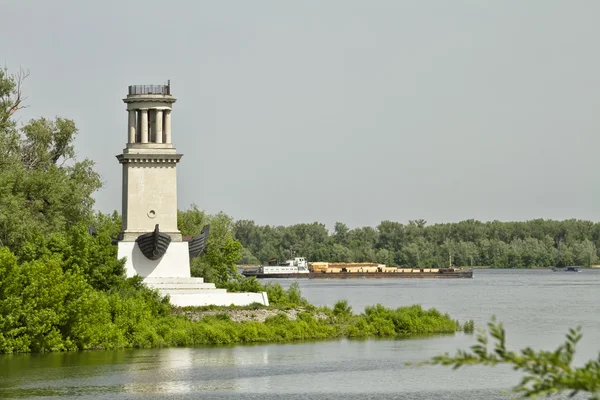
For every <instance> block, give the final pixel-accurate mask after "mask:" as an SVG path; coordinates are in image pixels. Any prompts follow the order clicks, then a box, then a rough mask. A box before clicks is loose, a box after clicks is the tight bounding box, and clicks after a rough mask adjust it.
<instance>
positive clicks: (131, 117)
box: [129, 110, 137, 143]
mask: <svg viewBox="0 0 600 400" xmlns="http://www.w3.org/2000/svg"><path fill="white" fill-rule="evenodd" d="M135 114H136V111H135V110H129V143H135V129H136V124H137V118H136V116H135Z"/></svg>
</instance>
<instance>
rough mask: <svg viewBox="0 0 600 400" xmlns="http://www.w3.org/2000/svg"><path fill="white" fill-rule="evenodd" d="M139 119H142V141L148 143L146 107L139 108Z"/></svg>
mask: <svg viewBox="0 0 600 400" xmlns="http://www.w3.org/2000/svg"><path fill="white" fill-rule="evenodd" d="M140 119H141V120H142V123H141V124H140V125H141V127H140V128H141V131H142V143H148V109H141V110H140Z"/></svg>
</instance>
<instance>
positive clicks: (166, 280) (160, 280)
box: [144, 277, 204, 284]
mask: <svg viewBox="0 0 600 400" xmlns="http://www.w3.org/2000/svg"><path fill="white" fill-rule="evenodd" d="M144 283H147V284H151V283H204V278H183V277H181V278H177V277H171V278H167V277H164V278H162V277H161V278H154V277H147V278H144Z"/></svg>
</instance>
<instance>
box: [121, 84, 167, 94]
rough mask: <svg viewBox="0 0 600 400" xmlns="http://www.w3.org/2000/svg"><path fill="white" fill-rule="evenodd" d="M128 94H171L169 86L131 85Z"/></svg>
mask: <svg viewBox="0 0 600 400" xmlns="http://www.w3.org/2000/svg"><path fill="white" fill-rule="evenodd" d="M129 94H130V95H132V94H167V95H170V94H171V85H131V86H129Z"/></svg>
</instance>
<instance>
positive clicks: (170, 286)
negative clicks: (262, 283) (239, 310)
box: [144, 277, 269, 307]
mask: <svg viewBox="0 0 600 400" xmlns="http://www.w3.org/2000/svg"><path fill="white" fill-rule="evenodd" d="M144 283H145V284H146V285H147V286H148V287H150V288H152V289H158V291H159V292H160V294H161V295H163V296H165V295H169V297H170V301H171V304H173V305H175V306H179V307H187V306H208V305H217V306H230V305H237V306H243V305H248V304H251V303H254V302H257V303H260V304H264V305H269V299H268V298H267V294H266V293H227V290H225V289H217V288H216V287H215V284H214V283H205V282H204V279H203V278H185V277H147V278H145V279H144Z"/></svg>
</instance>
